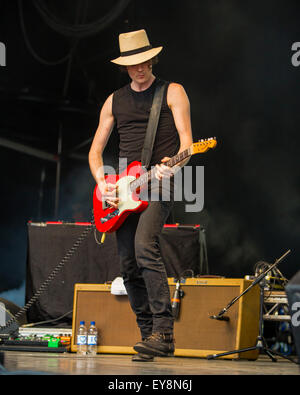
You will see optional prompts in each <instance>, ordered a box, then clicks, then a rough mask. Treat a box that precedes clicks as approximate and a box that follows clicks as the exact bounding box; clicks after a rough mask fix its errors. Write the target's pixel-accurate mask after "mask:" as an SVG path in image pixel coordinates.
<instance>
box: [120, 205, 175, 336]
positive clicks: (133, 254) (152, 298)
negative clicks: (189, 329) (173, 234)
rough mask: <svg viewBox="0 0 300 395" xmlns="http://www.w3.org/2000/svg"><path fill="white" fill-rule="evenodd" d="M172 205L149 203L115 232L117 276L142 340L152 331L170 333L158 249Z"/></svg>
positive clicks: (168, 306) (167, 299)
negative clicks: (117, 259)
mask: <svg viewBox="0 0 300 395" xmlns="http://www.w3.org/2000/svg"><path fill="white" fill-rule="evenodd" d="M172 206H173V202H172V201H170V202H168V201H150V202H149V206H148V207H147V208H146V210H144V211H143V212H142V213H139V214H131V215H130V216H129V217H128V218H127V219H126V220H125V222H124V223H123V225H122V226H121V227H120V228H119V229H118V230H117V232H116V234H117V243H118V252H119V256H120V264H121V275H122V277H123V280H124V286H125V288H126V291H127V294H128V298H129V302H130V305H131V308H132V310H133V311H134V313H135V314H136V318H137V324H138V326H139V328H140V331H141V335H142V338H145V337H147V336H149V335H151V333H152V332H160V333H173V322H174V319H173V314H172V308H171V301H170V291H169V287H168V279H167V273H166V269H165V266H164V263H163V261H162V258H161V255H160V248H159V235H160V233H161V231H162V229H163V226H164V224H165V222H166V220H167V218H168V216H169V213H170V211H171V208H172Z"/></svg>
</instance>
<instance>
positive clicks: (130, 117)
mask: <svg viewBox="0 0 300 395" xmlns="http://www.w3.org/2000/svg"><path fill="white" fill-rule="evenodd" d="M156 85H157V79H155V80H154V81H153V83H152V84H151V86H150V87H149V88H148V89H146V90H145V91H142V92H136V91H134V90H133V89H132V88H131V86H130V84H128V85H125V86H124V87H123V88H121V89H119V90H117V91H115V92H114V94H113V101H112V113H113V116H114V118H115V121H116V126H117V130H118V133H119V157H120V158H127V164H128V165H129V164H130V163H131V162H133V161H141V154H142V149H143V146H144V140H145V134H146V129H147V124H148V119H149V115H150V110H151V105H152V101H153V96H154V91H155V88H156ZM168 86H169V82H168V83H167V86H166V89H165V94H164V98H163V102H162V108H161V114H160V119H159V123H158V127H157V132H156V137H155V141H154V146H153V152H152V158H151V161H150V166H154V165H156V164H158V163H161V159H162V158H163V157H164V156H169V157H172V156H174V155H175V154H176V153H177V152H178V150H179V145H180V144H179V135H178V132H177V130H176V126H175V123H174V119H173V114H172V111H171V110H170V108H169V107H168V104H167V90H168Z"/></svg>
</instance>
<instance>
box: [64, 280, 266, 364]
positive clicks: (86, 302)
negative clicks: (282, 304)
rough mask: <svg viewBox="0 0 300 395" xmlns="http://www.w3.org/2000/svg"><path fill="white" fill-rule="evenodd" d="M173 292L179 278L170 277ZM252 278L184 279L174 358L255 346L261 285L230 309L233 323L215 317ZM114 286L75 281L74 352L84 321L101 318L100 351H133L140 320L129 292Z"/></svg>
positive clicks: (239, 355)
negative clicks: (119, 291) (120, 292)
mask: <svg viewBox="0 0 300 395" xmlns="http://www.w3.org/2000/svg"><path fill="white" fill-rule="evenodd" d="M168 281H169V287H170V292H171V295H173V293H174V290H175V285H176V284H175V279H174V278H169V279H168ZM250 284H251V281H249V280H244V279H227V278H204V277H202V278H187V279H184V280H182V281H181V289H182V291H183V292H184V296H183V298H182V299H181V305H180V313H179V317H178V319H177V320H176V321H175V325H174V335H175V341H176V343H175V346H176V350H175V354H174V355H175V356H184V357H206V356H207V355H210V354H217V353H223V352H226V351H233V350H238V349H240V348H246V347H251V346H254V345H255V344H256V338H257V336H258V331H259V288H258V286H254V287H253V288H251V289H250V291H249V292H247V293H246V294H245V295H243V296H242V297H241V298H240V299H238V301H237V302H236V303H234V304H233V305H232V306H231V308H230V309H229V310H228V312H227V313H226V316H228V317H229V320H228V321H218V320H213V319H210V318H209V317H210V316H211V315H215V314H217V313H219V312H220V311H221V310H222V308H224V307H226V306H227V304H228V303H229V302H230V301H231V300H232V299H233V298H235V297H236V296H238V295H240V294H241V293H242V292H243V291H244V290H245V289H246V288H247V287H248V286H249V285H250ZM110 288H111V286H110V285H109V284H75V287H74V309H73V322H72V333H73V336H72V343H71V351H73V352H75V351H77V346H76V336H75V335H76V333H77V329H78V326H79V322H80V321H81V320H84V321H85V322H90V321H96V326H97V328H98V331H99V340H98V350H97V351H98V352H99V353H118V354H134V353H135V351H134V350H133V345H134V344H135V343H136V342H138V341H140V332H139V329H138V327H137V324H136V318H135V315H134V313H133V312H132V310H131V307H130V305H129V302H128V297H127V295H122V296H116V295H112V294H111V292H110ZM257 356H258V351H257V350H254V351H248V352H243V353H237V354H232V355H230V356H224V357H222V358H228V359H238V358H247V359H256V358H257Z"/></svg>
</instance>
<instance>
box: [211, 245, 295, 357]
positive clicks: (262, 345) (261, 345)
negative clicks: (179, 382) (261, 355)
mask: <svg viewBox="0 0 300 395" xmlns="http://www.w3.org/2000/svg"><path fill="white" fill-rule="evenodd" d="M290 252H291V250H288V251H287V252H286V253H284V254H283V255H282V256H281V257H280V258H278V259H277V260H276V261H275V262H274V263H273V264H272V265H271V266H270V267H269V268H268V269H266V270H265V271H264V272H263V273H261V274H260V275H259V276H258V277H257V278H256V279H255V280H254V281H253V283H252V284H250V285H249V287H248V288H246V289H245V290H244V291H243V292H242V293H241V294H240V295H239V296H237V297H235V298H234V299H232V301H231V302H230V303H228V305H227V306H226V307H225V308H223V309H222V310H221V311H220V312H219V313H218V314H217V315H212V316H210V317H209V318H211V319H215V320H219V321H229V317H226V316H224V314H225V313H226V312H227V311H228V309H230V307H231V306H232V305H233V304H234V303H235V302H236V301H237V300H238V299H240V298H241V297H242V296H243V295H245V293H246V292H248V291H249V290H250V289H251V288H253V287H254V286H255V285H256V284H258V283H259V286H260V314H259V334H258V336H257V339H256V345H255V346H253V347H247V348H243V349H240V350H233V351H228V352H224V353H220V354H211V355H207V357H206V358H207V359H215V358H218V357H223V356H225V355H231V354H237V353H242V352H246V351H253V350H257V349H260V350H262V351H264V352H265V353H266V354H267V355H268V356H269V357H270V358H271V360H272V361H273V362H277V359H276V358H275V357H274V356H273V354H275V355H279V356H281V357H283V358H286V359H288V360H290V361H291V362H295V361H294V360H293V359H291V358H289V357H287V356H285V355H282V354H280V353H278V352H276V351H273V350H270V349H269V348H268V347H267V343H266V340H265V339H264V337H263V303H264V287H265V282H262V280H263V279H264V278H265V276H266V275H267V273H268V272H269V271H271V270H272V269H274V268H275V267H276V266H277V265H278V263H279V262H281V261H282V260H283V259H284V258H285V257H286V256H287V255H288V254H289V253H290Z"/></svg>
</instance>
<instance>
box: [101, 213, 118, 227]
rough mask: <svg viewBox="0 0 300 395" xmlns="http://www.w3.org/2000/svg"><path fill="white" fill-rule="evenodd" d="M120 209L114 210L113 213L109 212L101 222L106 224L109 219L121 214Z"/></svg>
mask: <svg viewBox="0 0 300 395" xmlns="http://www.w3.org/2000/svg"><path fill="white" fill-rule="evenodd" d="M119 212H120V211H119V210H118V209H117V210H115V211H112V212H111V213H108V214H107V215H106V216H105V217H103V218H101V219H100V222H101V224H104V223H105V222H107V221H109V220H110V219H112V218H114V217H115V216H116V215H119Z"/></svg>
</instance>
